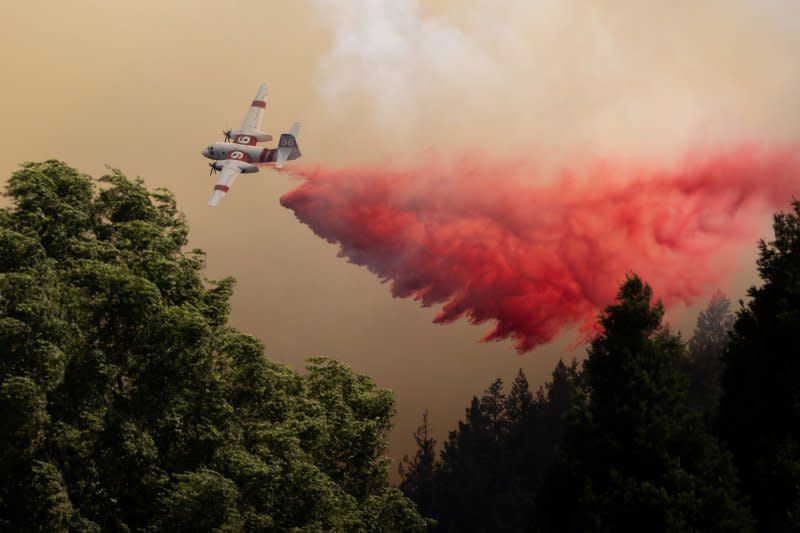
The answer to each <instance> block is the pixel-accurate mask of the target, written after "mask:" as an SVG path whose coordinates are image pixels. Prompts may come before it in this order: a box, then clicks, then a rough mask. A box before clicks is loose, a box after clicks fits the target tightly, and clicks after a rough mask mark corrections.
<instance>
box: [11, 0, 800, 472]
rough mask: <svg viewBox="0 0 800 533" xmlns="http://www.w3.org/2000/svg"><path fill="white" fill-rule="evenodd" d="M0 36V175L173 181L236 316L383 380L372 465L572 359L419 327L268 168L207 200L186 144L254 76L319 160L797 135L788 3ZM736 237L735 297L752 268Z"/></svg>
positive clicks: (356, 9) (427, 318) (548, 151)
mask: <svg viewBox="0 0 800 533" xmlns="http://www.w3.org/2000/svg"><path fill="white" fill-rule="evenodd" d="M0 49H2V51H3V53H2V54H1V55H0V72H2V76H3V80H4V83H3V89H2V98H0V116H2V118H3V121H4V125H3V126H4V127H3V128H2V130H0V146H2V151H0V176H2V179H5V178H6V177H7V176H8V175H9V174H10V173H11V172H12V171H13V170H14V168H15V166H16V164H17V163H19V162H21V161H26V160H41V159H46V158H58V159H63V160H64V161H66V162H67V163H69V164H71V165H73V166H75V167H77V168H78V169H80V170H82V171H84V172H86V173H89V174H93V175H96V176H97V175H100V174H101V173H102V172H103V171H104V165H106V164H109V165H112V166H114V167H117V168H119V169H121V170H122V171H123V172H124V173H126V174H127V175H129V176H135V175H139V176H142V177H143V178H144V179H145V180H146V181H147V183H148V184H149V185H150V186H152V187H156V186H165V187H168V188H169V189H171V190H172V191H173V192H174V193H175V194H176V196H177V198H178V202H179V205H180V207H181V208H182V209H183V211H184V212H185V213H186V215H187V216H188V219H189V223H190V226H191V246H193V247H195V246H196V247H200V248H203V249H204V250H205V251H206V252H207V253H208V267H207V275H208V277H210V278H215V277H222V276H225V275H233V276H235V277H236V278H237V279H238V285H237V290H236V293H235V295H234V298H233V315H232V322H233V325H234V326H236V327H237V328H239V329H241V330H243V331H246V332H248V333H252V334H254V335H256V336H258V337H259V338H261V339H262V340H263V341H264V344H265V345H266V347H267V353H268V355H269V356H270V357H271V358H273V359H276V360H280V361H284V362H286V363H288V364H290V365H292V366H294V367H295V368H297V369H300V368H301V367H302V364H303V361H304V359H305V358H306V357H308V356H311V355H317V354H326V355H330V356H333V357H337V358H339V359H341V360H344V361H346V362H347V363H349V364H350V365H352V366H353V368H354V369H356V370H357V371H359V372H363V373H366V374H368V375H370V376H372V377H373V378H374V379H375V380H376V381H377V382H378V383H379V384H380V385H381V386H384V387H388V388H391V389H393V390H394V391H395V393H396V398H397V407H398V415H397V417H396V420H395V423H396V429H395V431H394V433H393V435H392V443H391V444H392V454H393V457H394V458H398V457H401V456H402V454H403V453H409V452H412V451H413V449H412V439H411V432H412V431H413V430H414V428H415V427H416V425H417V424H418V422H419V420H420V418H421V413H422V411H423V410H425V409H429V410H430V419H431V421H432V422H433V425H434V430H435V436H436V437H437V438H438V439H439V441H440V442H441V440H443V439H444V438H445V437H446V430H447V429H449V428H452V427H453V426H454V425H455V423H456V421H457V419H458V418H459V417H460V416H461V415H462V414H463V409H464V407H465V406H466V405H467V403H468V401H469V399H470V397H471V395H472V394H477V393H479V392H480V391H482V390H483V389H484V388H485V387H486V386H487V385H488V384H489V382H490V381H491V380H492V379H493V378H495V377H498V376H499V377H503V378H505V379H511V378H512V377H513V375H514V374H515V372H516V370H517V369H518V368H523V369H524V370H525V372H526V373H527V374H528V377H529V380H530V381H531V383H532V384H534V385H537V386H538V384H539V383H541V382H543V380H544V379H545V378H546V377H547V376H548V375H549V372H550V370H551V369H552V367H553V365H554V364H555V362H556V361H557V359H558V358H559V357H560V356H562V355H566V356H567V357H572V356H577V357H581V356H582V352H581V351H580V350H579V351H576V352H573V353H566V352H565V346H566V345H567V344H568V343H569V342H570V341H571V339H570V338H568V337H565V338H562V339H560V340H559V341H557V342H556V343H554V345H552V346H547V347H544V348H542V349H539V350H537V351H535V352H533V353H529V354H527V355H524V356H517V355H516V354H515V352H514V350H513V348H512V346H511V343H510V342H503V343H496V344H478V343H476V339H477V338H478V337H479V336H480V334H481V332H482V331H483V330H484V329H485V328H482V329H476V328H474V327H472V326H469V325H467V324H465V323H463V322H462V323H458V324H454V325H450V326H436V325H434V324H432V323H431V320H432V318H433V316H434V315H435V312H436V310H435V309H424V308H420V307H419V306H418V304H417V303H415V302H413V301H409V300H397V299H393V298H392V297H391V296H390V294H389V291H388V289H387V287H386V286H385V285H382V284H380V283H379V282H378V281H377V279H376V278H375V277H374V276H373V275H372V274H370V273H369V272H367V271H366V270H365V269H363V268H359V267H356V266H353V265H351V264H348V263H346V262H345V261H344V260H342V259H339V258H337V257H336V248H335V247H334V246H332V245H330V244H327V243H325V242H324V241H322V240H320V239H318V238H317V237H315V236H314V235H313V234H312V233H311V231H310V230H309V229H308V228H307V227H305V226H303V225H301V224H299V223H298V222H297V221H296V220H295V219H294V216H293V214H292V213H291V212H290V211H288V210H286V209H283V208H282V207H280V205H279V203H278V198H279V197H280V195H281V194H283V193H284V192H286V191H288V190H290V189H291V188H292V187H293V186H294V184H293V183H292V182H291V181H290V180H288V179H287V177H286V176H283V175H279V174H276V173H274V172H272V171H265V172H262V173H259V174H254V175H246V176H243V177H242V178H240V179H239V180H238V181H237V183H236V185H235V187H234V188H233V189H232V191H231V193H230V194H229V195H228V196H227V197H226V198H225V199H224V200H223V201H222V203H221V204H220V206H219V207H218V208H215V209H210V208H208V207H207V206H206V199H207V197H208V194H209V191H210V188H211V186H212V184H213V178H210V177H209V176H208V169H207V166H206V161H205V160H204V159H203V158H202V156H201V155H200V153H199V152H200V150H201V148H203V147H204V146H206V145H207V144H208V143H210V142H212V141H218V140H221V134H220V131H221V130H222V129H223V128H224V127H225V126H226V125H227V126H231V127H236V126H237V125H238V124H239V122H240V121H241V119H242V116H243V114H244V112H245V110H246V107H247V105H248V103H249V101H250V100H251V99H252V96H253V94H254V93H255V90H256V88H257V87H258V84H259V83H261V82H262V81H265V82H267V83H268V84H269V88H270V96H269V103H268V106H267V112H266V115H265V117H264V129H265V130H266V131H268V132H271V133H273V134H275V133H280V132H281V131H282V130H283V131H285V130H286V129H288V127H289V126H290V125H291V123H292V122H293V121H294V120H301V121H302V122H303V123H304V128H303V130H302V131H301V134H300V137H299V142H300V145H301V148H302V150H303V154H304V160H305V161H310V162H314V161H319V162H325V163H327V164H352V163H361V162H375V161H381V160H385V159H393V160H402V159H409V158H414V157H415V156H416V154H418V153H421V154H426V153H429V152H430V151H432V150H436V151H438V152H439V153H458V151H459V150H463V149H464V148H465V147H468V146H476V145H480V146H483V147H484V148H488V151H490V152H494V153H497V154H498V155H503V154H509V153H520V151H523V152H524V153H527V154H535V157H536V158H537V159H538V160H540V161H541V164H542V166H543V168H557V167H559V166H561V165H563V164H565V162H568V163H569V164H571V165H575V164H579V162H580V161H581V160H585V159H591V158H593V157H597V156H611V157H615V158H620V157H622V158H630V159H649V160H667V161H669V160H671V159H674V158H676V157H679V155H680V154H682V153H683V152H684V151H685V150H687V149H688V148H690V147H693V146H697V145H703V146H715V145H720V144H726V143H730V142H736V141H739V140H761V141H766V142H785V141H795V140H797V139H800V61H798V58H799V57H800V5H798V4H797V3H796V1H795V0H708V1H705V2H694V1H688V0H678V1H675V0H673V1H647V2H641V1H635V0H615V1H613V2H612V1H602V0H595V1H590V0H561V1H557V0H542V1H536V2H531V1H511V2H505V3H503V4H502V5H500V4H497V3H496V2H490V1H488V0H464V1H458V2H456V1H454V0H438V1H424V0H393V1H392V2H388V1H387V2H381V1H377V0H375V1H370V0H340V1H335V0H305V1H296V2H278V1H274V0H262V1H252V0H237V1H235V2H227V3H222V2H216V1H209V0H192V1H188V0H186V1H184V0H173V1H169V2H163V1H158V0H140V1H138V2H120V1H109V0H105V1H101V0H94V1H89V0H71V1H70V2H61V1H55V0H52V1H45V0H31V1H29V2H25V3H21V2H20V3H16V5H15V6H14V9H13V10H12V9H10V8H9V7H8V6H7V9H6V10H4V13H3V17H2V18H1V19H0ZM768 225H769V220H765V221H764V231H766V229H767V228H768ZM751 248H752V250H748V251H745V252H743V255H742V257H740V258H736V260H738V261H740V262H741V263H742V267H741V269H740V274H739V276H738V277H737V279H736V281H735V282H734V283H732V284H731V286H729V287H723V289H724V290H727V291H728V292H729V293H730V294H731V296H732V297H733V298H738V297H740V296H741V295H742V294H743V288H744V287H746V286H747V285H748V284H749V283H752V282H753V281H754V279H755V278H754V270H755V269H754V267H753V265H752V258H753V255H754V254H753V250H754V249H755V247H754V246H753V247H751ZM623 275H624V273H622V272H621V273H620V278H622V276H623ZM671 320H672V321H673V323H675V324H676V325H678V326H680V327H681V328H682V329H684V331H686V330H687V329H690V328H691V326H692V323H693V320H694V316H693V314H692V313H691V312H682V310H675V311H674V312H673V313H672V315H671ZM393 468H394V467H393Z"/></svg>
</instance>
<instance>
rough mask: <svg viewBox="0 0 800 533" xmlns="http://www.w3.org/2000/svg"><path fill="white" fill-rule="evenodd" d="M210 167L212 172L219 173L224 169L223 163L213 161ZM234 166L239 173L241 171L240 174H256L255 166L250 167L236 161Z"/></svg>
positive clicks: (256, 168) (247, 164) (248, 164)
mask: <svg viewBox="0 0 800 533" xmlns="http://www.w3.org/2000/svg"><path fill="white" fill-rule="evenodd" d="M228 164H230V163H228ZM211 166H212V167H214V170H216V171H220V170H222V169H223V168H225V162H224V161H215V162H214V163H212V164H211ZM236 166H237V167H239V171H241V173H242V174H253V173H254V172H258V167H257V166H255V165H251V164H250V163H245V162H244V161H236Z"/></svg>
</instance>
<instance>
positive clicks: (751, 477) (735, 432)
mask: <svg viewBox="0 0 800 533" xmlns="http://www.w3.org/2000/svg"><path fill="white" fill-rule="evenodd" d="M793 208H794V212H793V213H779V214H776V215H775V217H774V224H773V228H774V231H775V240H773V241H772V242H769V243H766V242H764V241H761V243H760V244H759V250H760V254H759V259H758V271H759V274H760V276H761V279H762V280H763V285H762V286H760V287H752V288H751V289H750V290H749V291H748V294H749V296H750V301H749V302H748V303H747V305H746V306H745V305H742V307H741V309H739V311H738V313H737V315H736V322H735V324H734V328H733V334H732V336H731V344H730V347H729V349H728V351H727V353H726V355H725V370H724V373H723V381H722V386H723V387H722V389H723V393H722V400H721V402H720V431H721V435H722V437H723V438H724V439H726V440H727V441H728V443H729V444H730V447H731V449H732V450H733V452H734V455H735V457H736V463H737V465H738V466H739V470H740V472H741V477H742V480H743V483H744V486H745V488H746V490H747V492H748V493H749V496H750V498H751V501H752V504H753V509H754V512H755V515H756V518H757V519H758V522H759V526H760V528H761V529H762V530H763V531H798V530H800V343H798V332H800V202H798V201H794V203H793Z"/></svg>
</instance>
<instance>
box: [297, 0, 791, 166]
mask: <svg viewBox="0 0 800 533" xmlns="http://www.w3.org/2000/svg"><path fill="white" fill-rule="evenodd" d="M312 5H313V6H315V10H316V12H317V13H318V17H319V21H320V26H321V27H322V28H323V29H324V30H326V31H327V32H328V33H329V35H330V36H331V39H332V41H331V45H330V48H329V49H328V51H327V52H326V53H325V54H324V55H323V57H322V60H321V61H320V65H319V68H318V83H317V91H318V100H319V109H317V112H316V113H315V117H316V119H315V120H316V122H315V126H314V127H315V128H317V129H318V130H323V129H324V130H325V132H324V134H323V133H320V135H321V136H324V137H325V138H336V139H337V140H338V143H339V144H340V149H342V148H341V146H342V143H343V144H344V145H345V147H346V148H348V149H349V148H351V147H352V148H354V149H353V150H352V151H356V150H355V147H356V146H360V147H361V152H362V153H364V154H369V153H371V149H376V150H375V151H377V152H378V153H379V154H392V155H396V154H397V153H398V152H402V153H404V154H406V153H409V150H412V151H414V152H418V151H420V150H422V151H425V150H426V149H428V148H429V147H432V146H434V145H436V146H437V147H438V148H439V149H442V148H445V149H449V148H452V147H456V148H460V147H463V146H464V145H465V144H466V145H474V144H479V143H480V144H483V145H484V146H491V147H492V149H493V150H499V151H503V150H504V149H505V148H508V146H509V145H514V146H513V147H512V148H511V151H513V149H515V148H517V147H518V146H525V147H527V146H530V145H535V146H537V148H540V149H541V150H542V153H543V154H547V156H548V157H552V158H554V159H563V158H566V157H569V158H573V157H575V155H576V154H577V155H579V156H584V155H586V154H590V155H596V154H607V153H625V154H629V155H637V156H643V157H647V158H648V159H650V160H654V159H656V158H658V159H662V160H669V159H672V158H675V157H679V156H680V155H681V154H682V153H684V151H685V150H686V148H687V147H689V146H696V145H698V144H699V143H702V144H704V145H706V146H726V145H729V144H730V143H732V142H739V141H741V140H742V139H753V138H756V139H760V140H770V141H779V142H791V141H793V140H795V139H797V138H799V137H800V103H799V102H800V100H799V99H798V98H797V94H798V90H799V89H800V62H798V61H797V60H796V58H797V57H800V31H798V28H799V27H798V24H797V20H798V18H797V16H796V10H797V6H796V3H795V2H794V1H793V0H707V1H704V2H693V1H683V0H679V1H663V2H659V1H651V2H641V1H638V0H619V1H614V2H607V1H602V0H537V1H531V0H510V1H508V2H503V4H502V6H500V5H498V4H497V3H496V2H491V1H489V0H461V1H459V2H449V1H447V0H437V1H428V2H424V3H423V2H420V1H419V0H393V1H391V2H382V1H375V0H338V1H337V0H312ZM326 128H327V129H326ZM342 132H346V135H343V134H342Z"/></svg>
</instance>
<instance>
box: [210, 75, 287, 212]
mask: <svg viewBox="0 0 800 533" xmlns="http://www.w3.org/2000/svg"><path fill="white" fill-rule="evenodd" d="M266 107H267V86H266V85H264V84H262V85H261V86H260V87H259V88H258V92H257V93H256V97H255V99H254V100H253V103H251V104H250V109H248V110H247V114H246V115H245V116H244V122H242V127H241V128H239V129H237V130H233V131H231V130H227V131H223V132H222V133H223V134H224V135H225V142H219V143H214V144H211V145H209V146H208V147H206V148H203V151H202V152H201V153H202V154H203V155H204V156H206V157H207V158H209V159H213V160H214V162H213V163H209V164H208V166H210V167H211V173H212V174H213V173H214V172H216V171H220V176H219V179H218V180H217V183H216V185H214V190H213V191H212V193H211V197H210V198H209V199H208V205H210V206H215V205H217V204H218V203H219V201H220V200H221V199H222V197H223V196H225V193H227V192H228V191H229V190H230V188H231V186H232V185H233V182H234V181H236V178H237V177H238V176H239V174H251V173H253V172H258V169H259V166H263V165H267V164H272V163H274V164H275V168H281V167H283V164H284V163H285V162H286V161H288V160H291V159H297V158H298V157H300V155H301V154H300V149H299V148H298V147H297V139H296V138H295V137H296V135H297V132H298V131H299V130H300V124H299V123H297V122H295V124H294V126H292V129H291V130H290V131H289V133H284V134H282V135H281V138H280V139H279V140H278V146H277V147H276V148H265V147H263V146H258V145H257V144H256V143H259V142H268V141H271V140H272V135H270V134H268V133H264V132H263V131H261V129H260V128H261V119H262V117H263V116H264V109H265V108H266ZM231 139H233V141H232V142H231Z"/></svg>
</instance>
